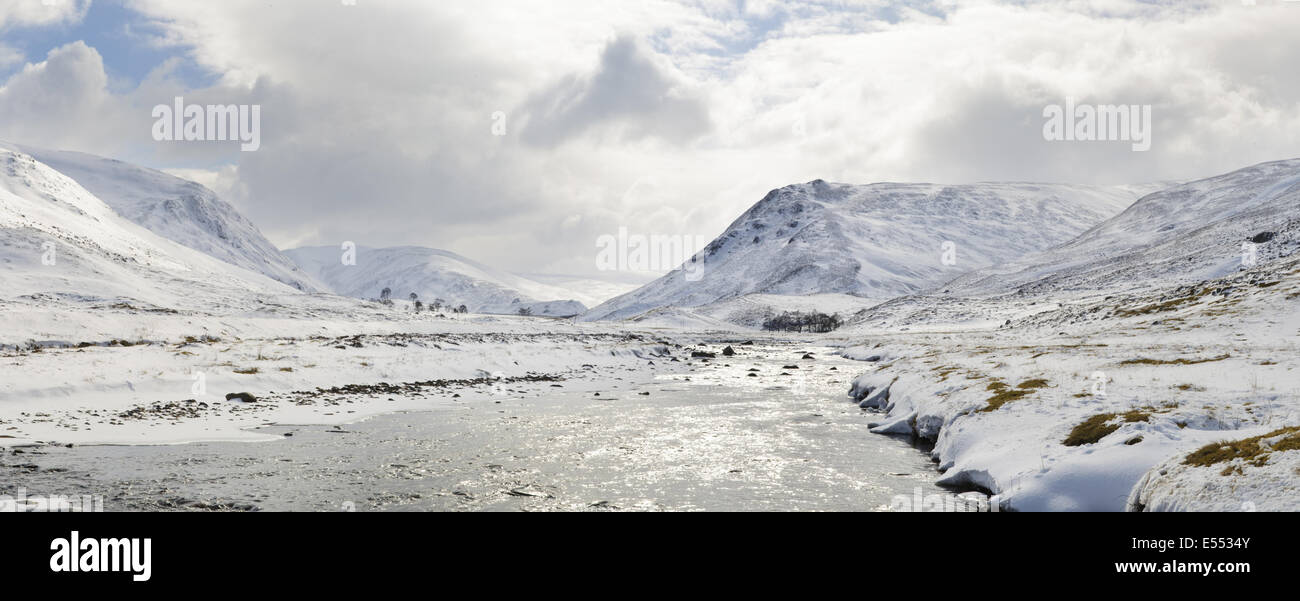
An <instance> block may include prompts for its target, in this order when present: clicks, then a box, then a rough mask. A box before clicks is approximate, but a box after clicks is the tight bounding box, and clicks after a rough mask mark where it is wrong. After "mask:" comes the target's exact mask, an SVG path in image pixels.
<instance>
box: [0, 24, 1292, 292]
mask: <svg viewBox="0 0 1300 601" xmlns="http://www.w3.org/2000/svg"><path fill="white" fill-rule="evenodd" d="M127 6H129V7H131V8H133V9H135V10H138V11H140V13H141V14H142V15H143V16H142V19H143V20H144V21H145V23H144V26H146V27H147V29H148V31H151V32H157V33H158V36H157V37H156V38H152V41H151V42H149V43H152V44H157V45H160V46H162V47H164V48H169V49H170V50H171V51H172V53H173V60H172V61H171V62H169V63H167V64H163V65H159V66H158V68H157V69H155V71H154V73H152V74H151V75H150V76H149V77H147V78H145V80H144V81H143V82H142V83H141V84H140V85H139V86H138V87H136V88H134V89H129V90H122V89H118V88H117V87H115V86H113V85H112V84H111V83H110V82H109V78H108V77H107V76H106V75H105V67H104V65H103V60H102V58H100V57H99V55H98V53H97V52H96V51H95V50H94V49H93V48H90V47H88V46H86V45H85V44H80V43H77V42H76V41H75V40H69V42H70V43H68V44H66V45H64V46H62V47H60V48H58V49H56V50H55V51H52V52H51V53H50V54H49V55H48V56H47V57H45V59H44V60H43V61H42V62H40V63H36V64H32V65H27V66H25V67H23V68H22V69H21V70H20V71H19V72H17V73H15V74H14V75H13V76H12V77H11V78H10V79H9V80H8V81H6V82H4V83H3V87H0V138H4V139H9V140H12V141H15V142H22V143H28V144H32V145H36V146H46V147H50V146H55V147H64V148H73V149H79V150H87V151H91V152H97V153H100V154H107V155H110V156H115V157H118V158H123V159H127V160H136V161H140V162H145V163H147V164H151V165H156V166H162V167H168V168H177V169H199V170H201V173H200V172H188V173H190V174H191V175H193V176H194V177H205V178H207V179H206V182H207V183H209V184H211V185H212V186H216V187H217V189H218V190H219V191H220V192H221V193H222V194H223V195H226V196H228V197H229V198H230V200H231V201H232V202H234V203H235V204H236V205H237V206H239V207H240V208H241V210H243V211H244V212H245V213H246V214H248V215H249V216H250V217H251V218H252V219H253V221H254V222H255V223H257V224H258V226H259V227H260V228H261V229H262V230H263V231H264V232H266V233H267V234H268V235H269V236H270V237H271V238H272V240H273V241H275V242H277V243H278V244H281V245H284V246H292V245H300V244H337V243H339V242H341V241H342V240H353V241H355V242H357V243H360V244H367V245H375V246H378V245H389V244H421V245H427V246H433V247H440V248H447V249H450V250H454V251H457V252H460V253H462V254H465V255H467V256H471V257H474V258H476V259H479V260H482V261H485V262H488V263H492V264H497V265H501V266H503V267H506V268H510V269H515V270H519V271H534V272H535V271H546V270H553V271H561V272H570V273H585V272H589V271H591V270H592V269H593V268H594V256H595V250H596V248H595V244H594V241H595V239H596V238H597V237H598V236H600V235H602V234H607V233H612V232H615V231H617V228H618V227H620V226H626V227H629V228H631V229H633V230H636V231H641V232H644V233H661V234H681V235H691V236H694V235H708V236H711V235H715V234H717V233H718V232H720V231H721V230H722V229H723V228H725V227H726V225H727V224H728V223H729V222H730V221H731V220H733V219H734V218H735V217H736V216H737V215H738V214H739V213H740V212H742V211H743V210H744V209H746V208H748V207H749V206H750V205H751V204H753V203H754V202H756V201H757V200H758V199H759V198H761V197H762V196H763V194H764V193H765V192H766V191H767V190H769V189H771V188H775V187H779V186H783V185H786V184H789V183H792V182H801V181H809V180H812V179H816V178H824V179H828V180H838V181H847V182H854V183H866V182H871V181H885V180H888V181H937V182H946V183H961V182H969V181H976V180H991V179H1015V180H1050V181H1072V182H1082V183H1118V182H1136V181H1149V180H1169V179H1186V178H1193V177H1200V176H1208V175H1212V174H1217V173H1221V172H1225V171H1228V170H1231V169H1235V168H1238V167H1241V166H1244V165H1248V164H1252V163H1256V162H1261V161H1265V160H1273V159H1279V158H1284V157H1293V156H1297V155H1300V110H1297V109H1298V108H1300V79H1298V78H1296V77H1294V76H1293V71H1294V65H1295V64H1296V62H1297V61H1298V60H1300V46H1297V45H1296V44H1294V43H1292V42H1291V40H1292V38H1293V37H1294V32H1295V31H1296V29H1297V25H1300V10H1297V9H1298V8H1300V6H1297V5H1295V4H1293V3H1292V4H1288V3H1267V2H1263V1H1261V2H1260V3H1259V5H1258V6H1254V7H1246V6H1241V4H1240V3H1239V2H1226V1H1225V2H1160V3H1155V2H1139V1H1137V0H1068V1H1064V2H1055V1H1053V2H1049V1H1021V2H994V1H991V0H986V1H975V0H972V1H966V0H933V1H931V2H926V3H904V2H892V1H886V0H861V1H854V0H824V1H819V2H793V1H790V2H787V1H781V0H767V1H765V2H747V3H739V4H738V3H734V2H724V1H721V0H687V1H682V2H668V1H666V0H644V1H631V0H629V1H625V2H617V1H591V2H583V1H577V0H575V1H572V2H563V3H551V4H548V7H547V10H546V11H538V10H536V9H535V8H536V7H535V5H532V4H529V3H515V2H509V1H502V2H491V3H478V4H475V5H472V6H470V5H465V4H462V3H450V2H421V1H416V0H390V1H387V2H371V1H368V0H358V2H357V4H356V5H355V6H346V5H342V4H341V3H330V2H308V1H300V0H284V1H282V2H276V3H266V2H263V1H261V0H227V1H224V2H169V1H165V0H130V1H129V3H128V4H127ZM182 62H183V63H185V64H192V65H196V66H198V67H199V68H201V69H206V70H210V71H211V72H213V73H215V74H216V75H217V76H218V77H217V84H216V85H214V86H211V87H208V88H203V89H191V88H188V87H186V86H184V85H182V84H181V83H179V82H178V81H177V80H176V78H174V77H172V76H171V73H172V72H173V70H174V69H176V68H177V65H178V64H179V63H182ZM177 95H184V96H185V98H186V100H187V101H193V102H200V103H223V104H243V103H256V104H259V105H260V106H261V107H262V115H263V124H262V125H263V136H262V143H263V146H262V149H261V150H259V151H258V152H252V153H240V152H238V149H237V147H233V148H232V147H231V146H230V145H224V146H223V145H222V144H218V143H181V144H176V143H155V142H154V141H153V140H152V139H151V138H150V137H149V126H150V124H151V122H152V120H151V119H150V116H149V110H150V108H151V107H152V106H154V105H155V104H161V103H168V102H170V101H171V99H172V98H173V97H174V96H177ZM1066 98H1074V99H1076V100H1078V101H1079V102H1087V103H1095V104H1117V103H1139V104H1151V105H1152V108H1153V117H1154V120H1155V123H1154V132H1153V146H1152V148H1151V150H1150V151H1149V152H1146V153H1134V152H1132V151H1131V150H1130V149H1129V146H1128V145H1127V144H1122V143H1117V144H1110V143H1104V142H1098V143H1073V144H1071V143H1057V142H1048V141H1045V140H1043V138H1042V135H1041V131H1042V119H1043V118H1042V109H1043V107H1044V105H1046V104H1056V103H1063V102H1064V101H1065V99H1066ZM498 112H500V113H504V115H505V120H504V123H505V124H506V128H505V130H504V131H503V132H501V131H498V132H496V133H504V134H505V135H494V131H493V125H494V123H495V121H494V119H493V115H494V114H496V113H498ZM204 174H206V175H204ZM638 182H639V183H638Z"/></svg>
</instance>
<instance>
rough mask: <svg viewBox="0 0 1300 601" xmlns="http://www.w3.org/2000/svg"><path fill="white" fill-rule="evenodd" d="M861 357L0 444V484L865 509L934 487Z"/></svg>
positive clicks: (146, 495) (767, 351) (747, 354)
mask: <svg viewBox="0 0 1300 601" xmlns="http://www.w3.org/2000/svg"><path fill="white" fill-rule="evenodd" d="M805 351H808V352H812V353H813V358H811V359H805V358H803V353H804V352H805ZM789 366H798V368H797V369H795V368H793V367H789ZM867 368H868V367H867V365H866V364H863V363H858V362H854V361H849V360H846V359H842V358H839V357H835V356H832V355H831V353H830V349H825V348H803V347H794V346H783V345H773V346H766V347H749V348H746V349H745V351H744V353H743V356H737V357H722V356H719V357H718V358H716V359H713V360H711V361H708V362H701V361H693V362H692V365H691V367H690V368H687V369H684V370H683V369H679V370H675V371H674V370H659V371H656V370H629V371H627V372H625V373H620V374H609V373H606V374H601V375H599V376H593V377H592V378H590V379H569V380H566V381H564V382H563V383H562V384H561V385H558V386H557V385H552V384H550V383H546V382H540V383H529V384H524V385H519V386H516V387H511V388H505V387H499V388H497V389H495V390H477V391H466V394H465V395H464V398H463V399H458V401H457V402H456V403H455V404H454V405H453V406H450V407H447V408H440V409H434V410H429V411H418V412H405V413H395V414H387V415H381V416H378V417H373V418H370V419H366V420H364V421H361V422H357V423H353V424H349V425H346V426H342V427H335V426H313V425H292V426H291V425H276V426H268V427H266V428H264V429H263V431H265V432H269V433H273V434H277V435H284V434H288V436H281V438H280V439H278V440H275V441H272V442H257V443H250V442H197V443H190V444H184V445H168V446H84V447H74V448H63V447H42V448H37V449H20V451H22V452H21V453H19V454H13V453H6V454H4V455H3V459H0V475H2V476H3V477H4V479H5V480H6V482H5V484H4V485H3V488H0V494H9V495H13V494H14V490H15V489H25V493H26V495H28V496H29V497H31V496H40V495H51V494H53V495H66V496H70V497H80V496H81V495H102V496H103V503H104V507H105V508H106V509H107V510H110V511H112V510H172V509H175V510H270V511H280V510H294V511H299V510H308V511H426V510H438V511H461V510H479V511H556V510H564V511H574V510H591V511H612V510H634V511H635V510H652V511H653V510H672V511H693V510H711V511H724V510H740V511H755V510H781V511H784V510H852V511H863V510H882V509H887V508H888V507H889V505H890V501H891V499H892V498H893V497H894V496H895V495H908V496H912V495H914V494H915V493H916V492H917V490H918V489H919V490H920V491H921V492H922V493H923V494H929V493H933V492H939V489H938V488H937V487H935V486H934V484H933V482H934V480H935V478H936V477H937V474H936V473H935V471H934V468H933V465H932V464H931V462H930V461H929V459H928V457H927V456H926V455H925V454H924V453H922V452H921V451H919V450H917V449H916V448H914V447H913V446H911V445H910V444H909V443H908V441H906V440H900V439H897V438H891V437H886V436H879V435H874V434H870V433H869V432H868V431H867V424H868V422H870V421H873V420H876V419H879V415H878V414H873V413H870V412H865V411H863V410H860V409H858V408H857V406H856V405H854V404H853V403H851V402H849V401H848V400H847V399H846V398H845V396H844V394H845V391H846V390H847V389H848V384H849V381H850V380H851V379H852V378H853V377H854V376H856V375H858V374H859V373H861V372H862V371H864V370H865V369H867ZM751 370H756V371H751ZM751 373H753V374H754V375H753V376H750V375H749V374H751ZM783 374H784V375H783ZM645 393H648V394H645Z"/></svg>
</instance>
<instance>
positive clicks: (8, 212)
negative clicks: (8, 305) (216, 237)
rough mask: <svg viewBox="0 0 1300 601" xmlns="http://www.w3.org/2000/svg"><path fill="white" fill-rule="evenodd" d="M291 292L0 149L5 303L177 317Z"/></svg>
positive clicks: (0, 289) (0, 285)
mask: <svg viewBox="0 0 1300 601" xmlns="http://www.w3.org/2000/svg"><path fill="white" fill-rule="evenodd" d="M292 292H294V290H293V289H292V288H289V287H287V286H285V285H283V284H280V283H278V282H275V281H273V280H271V279H270V278H267V277H265V276H263V275H261V274H259V273H256V272H253V271H250V270H246V269H242V268H240V267H236V266H234V265H231V264H228V263H225V262H222V261H219V260H217V259H215V258H213V257H210V256H208V255H207V254H204V253H202V252H199V251H197V250H193V249H190V248H187V247H184V246H181V245H180V244H177V243H175V242H172V241H171V240H167V239H165V238H163V237H161V236H159V235H157V234H155V233H153V232H151V231H149V230H147V229H145V228H143V227H141V226H139V225H136V224H135V223H132V222H131V221H130V220H128V219H126V218H124V217H122V216H120V215H118V214H117V213H116V212H115V211H114V210H113V208H112V207H110V206H109V205H108V204H106V203H105V202H103V201H102V200H100V199H99V198H97V197H95V195H93V194H91V193H90V192H88V191H87V190H86V189H85V188H83V187H82V186H81V185H79V184H78V183H77V182H75V181H73V180H72V179H71V178H69V177H67V176H66V175H64V174H62V173H60V172H58V171H56V170H55V169H53V168H51V167H50V166H48V165H46V164H44V163H41V162H39V161H37V160H36V159H34V158H33V157H31V156H30V155H26V154H23V153H20V152H16V151H13V150H9V149H5V148H0V298H3V299H4V302H17V303H25V304H31V305H34V306H38V307H39V306H43V307H47V308H49V309H50V310H51V311H56V312H57V311H58V310H60V308H62V310H63V311H77V310H79V309H80V308H84V307H85V306H87V305H89V306H90V307H100V308H106V309H121V310H127V311H140V310H143V311H162V312H175V311H176V310H177V309H195V308H198V309H205V308H208V307H214V306H230V305H232V304H234V303H236V302H240V301H243V300H246V299H247V298H248V296H249V295H250V294H257V293H263V294H268V295H274V294H286V293H292ZM73 307H76V308H73Z"/></svg>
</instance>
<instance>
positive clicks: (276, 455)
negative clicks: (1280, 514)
mask: <svg viewBox="0 0 1300 601" xmlns="http://www.w3.org/2000/svg"><path fill="white" fill-rule="evenodd" d="M1243 278H1245V279H1243ZM1248 278H1249V276H1248V275H1243V276H1240V277H1239V279H1243V281H1241V282H1237V283H1236V285H1235V290H1236V292H1233V291H1232V290H1229V291H1228V292H1226V293H1224V294H1222V295H1216V294H1210V295H1203V296H1197V295H1196V294H1189V295H1188V296H1187V297H1186V298H1183V297H1177V296H1174V297H1173V300H1174V302H1170V301H1169V298H1168V295H1165V296H1142V295H1139V296H1136V297H1133V298H1128V297H1125V298H1122V299H1118V300H1117V299H1115V298H1112V297H1107V298H1106V299H1098V298H1092V297H1086V296H1085V297H1081V298H1077V299H1073V298H1071V299H1067V300H1063V301H1062V302H1059V303H1051V304H1039V303H1027V304H1026V306H1020V305H1017V304H1015V303H1008V302H1006V301H1005V300H1000V301H998V302H996V303H994V304H993V305H992V306H993V307H994V308H996V309H997V310H996V311H991V310H989V308H988V307H984V308H982V309H980V308H972V307H969V306H966V305H963V307H964V308H962V309H960V310H958V312H959V313H960V312H962V311H969V312H970V313H972V314H984V315H986V317H987V316H990V315H998V316H999V317H998V319H1001V317H1000V316H1003V315H1008V316H1010V317H1008V319H1009V320H1011V321H1012V323H1009V324H1001V323H1000V322H998V324H999V325H991V324H993V323H994V322H995V320H991V319H988V318H985V319H975V320H964V321H963V320H957V321H962V323H963V324H964V325H960V326H952V327H941V326H938V325H935V324H936V323H940V322H941V321H942V320H935V319H931V321H929V322H927V324H924V325H918V324H910V325H907V326H899V325H897V324H894V325H890V326H889V327H887V328H883V329H879V330H874V329H872V328H871V327H870V326H865V327H858V328H856V329H855V328H846V329H844V330H840V331H838V332H835V333H831V334H826V335H817V336H814V335H786V336H772V335H768V334H763V333H757V332H752V331H741V330H732V331H713V332H700V331H692V330H686V329H673V328H657V329H655V328H648V327H640V328H639V329H637V328H638V326H636V325H635V324H627V323H623V324H618V323H604V322H598V323H574V322H571V321H565V320H552V319H546V318H524V317H505V316H477V315H457V316H445V317H434V316H427V315H422V316H418V317H416V316H411V315H409V314H400V313H393V312H392V311H391V310H375V311H373V312H369V309H366V308H364V307H363V308H362V309H356V307H355V306H354V305H349V306H350V307H352V308H351V309H349V312H347V313H346V314H344V313H340V312H338V311H337V310H336V309H337V307H334V306H332V304H331V303H336V302H343V301H339V300H335V299H333V298H331V297H320V298H319V299H317V302H318V303H319V304H318V305H312V304H310V303H306V304H303V303H299V304H296V305H294V306H292V307H289V306H287V305H286V306H275V303H270V305H269V306H270V308H264V309H262V310H259V311H256V312H247V313H240V314H237V315H225V316H215V317H214V316H211V315H199V314H193V313H190V314H179V313H178V314H173V313H166V312H153V311H142V310H139V309H124V308H115V307H107V308H102V309H94V310H89V311H83V312H80V313H77V312H68V311H66V310H63V309H62V308H58V309H54V310H52V311H56V312H57V313H58V315H59V316H60V317H61V318H62V319H54V320H51V319H48V316H43V315H42V313H41V312H40V311H36V310H33V309H31V308H25V307H17V308H15V307H13V306H11V307H10V309H11V310H10V311H9V312H7V313H3V314H0V315H2V316H3V317H2V319H3V320H4V321H6V322H9V323H11V324H40V325H39V334H40V335H39V336H36V337H29V338H28V339H27V340H26V341H23V342H19V341H18V340H6V341H4V343H5V347H4V351H3V352H2V353H0V361H2V363H0V373H3V376H4V377H3V378H2V379H0V446H3V447H7V448H8V451H7V452H6V453H5V454H4V458H3V461H0V464H2V465H0V469H3V470H4V471H6V472H8V474H7V477H8V478H9V482H10V484H11V485H12V486H20V487H23V488H25V489H26V490H27V491H28V493H29V494H33V493H36V492H37V491H40V492H44V493H51V494H53V493H60V494H73V493H75V494H105V495H106V497H107V498H108V501H107V503H108V506H109V507H110V508H118V509H169V508H177V509H212V508H217V509H337V508H338V506H339V505H340V503H343V502H348V503H353V504H354V505H353V506H355V507H357V508H361V509H365V508H370V509H405V508H420V509H557V510H567V509H581V508H588V507H590V508H594V509H610V508H622V509H682V510H692V509H880V508H888V507H889V506H890V505H891V504H893V502H892V499H896V498H897V495H900V494H903V495H907V494H911V493H912V492H914V491H915V490H916V487H918V486H920V487H923V488H924V490H925V492H926V493H927V494H929V493H931V492H934V491H936V490H937V489H935V488H934V484H935V483H937V484H939V485H944V486H947V487H949V488H950V489H956V491H958V492H972V491H979V492H981V493H985V494H990V495H993V498H994V501H995V502H996V503H997V504H998V506H999V507H1000V509H1002V510H1031V511H1032V510H1048V511H1051V510H1112V511H1119V510H1126V509H1127V510H1134V509H1147V510H1221V511H1242V510H1247V511H1249V510H1261V511H1262V510H1288V509H1290V510H1293V509H1296V508H1297V503H1296V501H1295V499H1296V498H1297V496H1296V493H1297V492H1300V491H1298V490H1297V488H1298V487H1297V482H1300V477H1298V476H1300V452H1294V451H1293V450H1292V449H1295V443H1296V442H1297V441H1296V430H1295V429H1294V428H1295V426H1296V425H1297V424H1300V412H1298V411H1297V409H1298V408H1300V404H1297V399H1298V398H1300V384H1298V380H1297V377H1296V368H1297V367H1298V366H1300V365H1298V363H1300V353H1298V352H1297V350H1298V349H1297V348H1296V344H1295V341H1296V340H1297V333H1300V317H1298V316H1297V314H1296V313H1295V312H1294V311H1285V310H1275V306H1276V303H1277V302H1278V301H1279V300H1286V299H1292V298H1293V297H1294V296H1295V295H1296V294H1297V293H1298V292H1300V287H1297V281H1296V277H1295V274H1294V273H1292V274H1290V275H1288V276H1287V277H1285V278H1283V279H1282V280H1281V281H1280V282H1279V283H1278V284H1271V283H1269V282H1262V283H1263V284H1266V285H1265V286H1260V285H1259V284H1260V283H1261V282H1254V283H1252V282H1251V281H1249V279H1248ZM1262 290H1267V292H1268V294H1267V295H1263V294H1259V293H1258V292H1259V291H1262ZM1243 291H1244V292H1243ZM1288 295H1290V296H1288ZM1062 298H1063V299H1066V298H1067V297H1064V296H1063V297H1062ZM348 302H349V303H350V302H351V301H348ZM925 302H926V303H931V305H924V304H923V306H922V310H923V311H924V312H926V313H927V314H930V315H934V314H942V313H943V311H952V310H954V309H952V308H951V307H949V308H947V309H944V308H942V307H941V306H938V305H932V303H933V302H934V301H933V300H927V301H925ZM962 302H963V303H971V302H974V301H962ZM1099 306H1105V307H1108V310H1110V311H1114V312H1115V313H1113V314H1111V315H1110V316H1109V317H1105V318H1093V317H1095V316H1096V315H1097V314H1098V312H1096V311H1094V310H1093V308H1094V307H1099ZM1080 316H1093V317H1089V318H1087V319H1085V318H1082V317H1080ZM895 317H897V316H895ZM1013 318H1014V319H1013ZM906 322H907V320H906V319H900V320H899V323H906ZM123 324H128V326H124V325H123ZM16 329H18V328H17V327H15V330H16ZM10 331H14V330H10ZM26 331H27V332H29V333H30V332H33V331H36V328H33V327H31V326H26ZM112 332H118V333H116V334H113V333H112ZM121 332H131V334H129V335H128V334H122V333H121ZM742 341H753V344H741V342H742ZM727 345H731V346H732V348H733V350H734V351H735V353H736V354H735V355H731V356H728V355H723V354H722V349H723V348H724V346H727ZM693 351H702V352H709V353H714V354H715V355H716V356H715V357H713V358H710V359H707V360H706V359H703V358H700V357H692V356H691V354H692V352H693ZM805 352H810V354H809V355H808V356H805ZM837 353H838V356H837ZM846 391H848V392H849V395H848V397H846V396H845V392H846ZM233 393H248V394H250V395H252V396H253V397H254V398H255V399H256V400H255V401H252V402H248V401H245V400H240V399H238V398H232V399H229V400H228V399H227V398H226V395H227V394H233ZM846 399H847V400H854V401H855V402H856V403H857V404H860V405H862V408H859V407H857V406H855V404H851V403H849V402H846ZM869 432H874V433H876V434H886V435H895V436H873V435H872V434H870V433H869ZM909 440H910V441H911V442H912V443H918V444H916V445H915V446H913V445H911V444H909ZM1243 441H1244V442H1243ZM250 442H252V443H256V444H248V443H250ZM1224 442H1235V444H1233V445H1231V446H1228V447H1222V445H1220V444H1219V443H1224ZM179 443H190V444H179ZM931 444H932V445H933V446H932V447H931ZM102 445H112V446H102ZM123 445H125V446H123ZM1207 445H1208V446H1207ZM1207 448H1208V449H1210V451H1206V449H1207ZM926 453H930V455H931V457H927V455H926ZM931 458H933V460H934V463H932V462H931ZM936 464H937V465H936ZM936 467H937V468H938V470H936V469H935V468H936ZM304 482H309V483H310V484H304ZM365 490H371V491H379V492H372V493H370V494H362V492H363V491H365Z"/></svg>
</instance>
